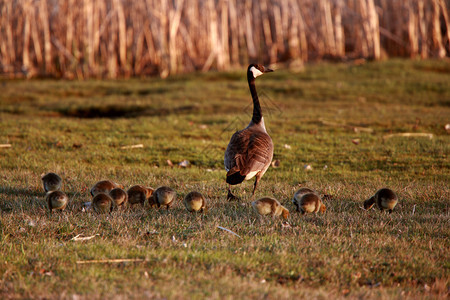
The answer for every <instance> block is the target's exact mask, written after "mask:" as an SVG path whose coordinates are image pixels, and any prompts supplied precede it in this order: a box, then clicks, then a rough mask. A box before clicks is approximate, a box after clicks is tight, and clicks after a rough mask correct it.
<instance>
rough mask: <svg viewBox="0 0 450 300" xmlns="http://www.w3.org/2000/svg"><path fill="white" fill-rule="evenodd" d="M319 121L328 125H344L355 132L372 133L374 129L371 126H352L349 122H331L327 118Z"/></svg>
mask: <svg viewBox="0 0 450 300" xmlns="http://www.w3.org/2000/svg"><path fill="white" fill-rule="evenodd" d="M319 121H320V122H321V123H322V124H323V125H327V126H333V127H343V128H348V129H351V130H353V131H355V132H367V133H372V132H373V129H372V128H370V127H358V126H351V125H347V124H341V123H336V122H331V121H328V120H325V119H319Z"/></svg>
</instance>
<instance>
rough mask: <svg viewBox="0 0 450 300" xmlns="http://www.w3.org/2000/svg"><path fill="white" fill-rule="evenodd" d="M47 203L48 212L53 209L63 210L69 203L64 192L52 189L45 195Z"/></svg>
mask: <svg viewBox="0 0 450 300" xmlns="http://www.w3.org/2000/svg"><path fill="white" fill-rule="evenodd" d="M46 200H47V205H48V209H49V210H50V212H52V211H53V210H55V209H56V210H64V209H65V208H66V206H67V203H69V197H67V195H66V194H65V193H64V192H61V191H53V192H48V193H47V195H46Z"/></svg>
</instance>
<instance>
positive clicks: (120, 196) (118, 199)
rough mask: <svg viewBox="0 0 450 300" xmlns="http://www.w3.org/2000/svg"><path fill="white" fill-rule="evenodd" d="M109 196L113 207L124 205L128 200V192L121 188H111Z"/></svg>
mask: <svg viewBox="0 0 450 300" xmlns="http://www.w3.org/2000/svg"><path fill="white" fill-rule="evenodd" d="M109 196H110V197H111V198H112V199H113V204H114V206H115V207H125V205H126V204H127V202H128V194H127V193H126V192H125V191H124V190H123V189H121V188H115V189H112V190H111V191H110V192H109Z"/></svg>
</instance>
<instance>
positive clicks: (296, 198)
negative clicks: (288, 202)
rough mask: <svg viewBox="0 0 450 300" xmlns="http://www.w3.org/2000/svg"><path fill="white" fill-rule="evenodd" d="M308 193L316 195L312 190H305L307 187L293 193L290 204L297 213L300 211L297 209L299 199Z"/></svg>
mask: <svg viewBox="0 0 450 300" xmlns="http://www.w3.org/2000/svg"><path fill="white" fill-rule="evenodd" d="M309 193H314V194H316V191H314V190H312V189H310V188H307V187H302V188H300V189H299V190H298V191H296V192H295V194H294V197H293V198H292V203H294V205H295V207H296V208H297V211H300V210H299V207H298V203H300V198H301V197H302V196H303V195H306V194H309Z"/></svg>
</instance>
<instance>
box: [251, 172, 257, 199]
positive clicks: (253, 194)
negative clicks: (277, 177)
mask: <svg viewBox="0 0 450 300" xmlns="http://www.w3.org/2000/svg"><path fill="white" fill-rule="evenodd" d="M258 182H259V177H258V176H256V179H255V184H254V185H253V192H252V199H253V197H254V196H255V191H256V188H257V187H258Z"/></svg>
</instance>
